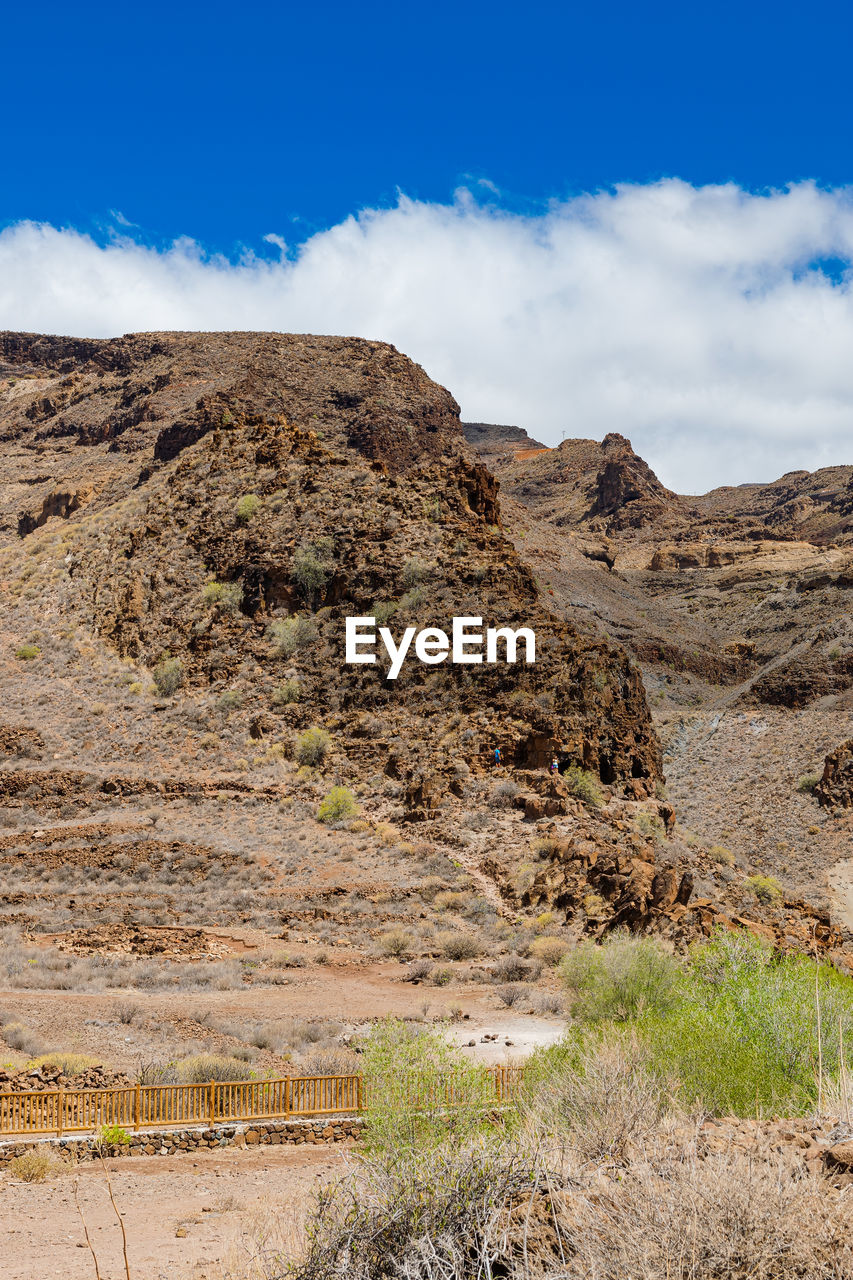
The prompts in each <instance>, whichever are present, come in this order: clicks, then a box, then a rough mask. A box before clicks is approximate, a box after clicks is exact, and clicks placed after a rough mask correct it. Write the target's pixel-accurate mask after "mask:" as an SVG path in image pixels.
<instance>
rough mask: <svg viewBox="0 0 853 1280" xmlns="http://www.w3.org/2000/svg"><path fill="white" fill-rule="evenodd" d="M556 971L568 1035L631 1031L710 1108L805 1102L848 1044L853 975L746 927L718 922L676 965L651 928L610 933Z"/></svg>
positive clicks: (801, 1105) (692, 1097) (804, 1105)
mask: <svg viewBox="0 0 853 1280" xmlns="http://www.w3.org/2000/svg"><path fill="white" fill-rule="evenodd" d="M560 973H561V976H562V977H563V979H564V981H565V984H566V986H567V988H568V992H569V997H570V1001H571V1010H572V1013H573V1015H574V1017H575V1018H576V1020H577V1023H578V1024H579V1026H578V1029H577V1030H574V1031H573V1032H572V1034H573V1035H579V1036H580V1037H581V1039H583V1038H584V1036H585V1035H588V1034H595V1035H601V1034H603V1033H604V1032H606V1031H607V1029H608V1028H609V1029H617V1030H618V1029H619V1028H620V1027H621V1028H622V1029H623V1030H624V1031H626V1032H628V1031H630V1034H632V1035H636V1036H638V1037H639V1039H640V1041H641V1042H642V1044H643V1045H644V1047H645V1050H646V1051H647V1053H648V1059H649V1063H650V1065H651V1068H652V1069H653V1070H654V1071H656V1072H657V1073H658V1074H659V1075H660V1076H662V1077H664V1076H665V1077H669V1078H671V1079H672V1080H673V1081H674V1082H675V1087H676V1088H677V1090H678V1092H679V1094H680V1095H681V1097H682V1099H683V1100H684V1102H685V1103H686V1104H688V1105H691V1106H692V1105H694V1104H695V1105H698V1106H700V1107H704V1108H707V1109H708V1110H710V1111H715V1112H726V1113H734V1114H736V1115H754V1114H755V1113H756V1110H758V1111H760V1112H770V1111H776V1112H782V1113H788V1114H792V1113H794V1114H796V1113H802V1112H804V1111H807V1110H808V1109H809V1108H811V1107H813V1106H814V1103H815V1100H816V1097H817V1091H818V1067H819V1066H820V1067H821V1069H822V1072H823V1073H824V1075H825V1077H826V1080H827V1081H828V1082H830V1083H831V1082H832V1080H833V1078H835V1077H837V1076H838V1074H839V1072H840V1069H841V1061H840V1056H839V1040H840V1037H841V1038H843V1039H844V1040H845V1041H846V1043H847V1044H848V1045H853V983H851V981H850V979H848V978H845V977H843V976H842V975H841V974H839V973H838V972H837V971H836V970H835V969H833V968H831V967H830V966H828V965H817V964H816V963H815V962H814V961H812V960H810V959H808V958H807V957H805V956H795V955H790V956H780V955H778V953H777V952H775V951H774V950H773V948H772V947H770V946H769V945H768V944H767V943H764V942H763V941H761V940H760V939H758V938H755V937H753V936H752V935H751V934H748V933H728V932H726V933H720V934H718V935H717V936H716V937H715V938H714V939H712V941H710V942H708V943H706V944H704V945H702V946H697V947H694V948H693V949H692V951H691V952H690V955H689V956H688V958H687V960H686V961H685V962H684V963H683V964H679V962H678V961H677V960H675V958H674V957H672V956H670V955H668V954H667V953H666V952H665V951H664V950H663V949H662V948H661V947H660V945H659V944H658V943H655V942H653V941H651V940H650V939H634V938H630V937H615V938H613V939H612V940H610V941H608V942H607V943H606V944H605V945H603V946H601V947H595V946H594V945H593V944H585V945H584V946H582V947H580V948H579V949H578V950H577V951H575V952H572V953H570V954H569V955H567V956H566V957H565V959H564V960H563V961H562V962H561V965H560ZM819 1023H820V1027H819ZM819 1038H820V1045H819V1043H818V1040H819Z"/></svg>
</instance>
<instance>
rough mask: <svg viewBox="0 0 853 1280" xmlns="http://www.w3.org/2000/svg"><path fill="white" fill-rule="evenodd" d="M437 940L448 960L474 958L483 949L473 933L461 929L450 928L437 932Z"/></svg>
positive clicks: (439, 947)
mask: <svg viewBox="0 0 853 1280" xmlns="http://www.w3.org/2000/svg"><path fill="white" fill-rule="evenodd" d="M435 942H436V946H437V947H438V949H439V951H440V952H441V954H442V955H443V956H444V957H445V958H446V959H447V960H473V958H474V957H475V956H478V955H479V954H480V951H481V950H482V947H481V946H480V944H479V942H478V941H477V939H476V937H474V935H473V934H471V933H463V932H462V930H461V929H448V930H445V931H443V932H441V933H437V934H436V937H435Z"/></svg>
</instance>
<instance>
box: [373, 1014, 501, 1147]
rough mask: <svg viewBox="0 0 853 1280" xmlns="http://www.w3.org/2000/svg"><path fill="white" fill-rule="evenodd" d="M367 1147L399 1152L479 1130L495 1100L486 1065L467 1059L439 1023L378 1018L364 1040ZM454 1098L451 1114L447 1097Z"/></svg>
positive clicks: (431, 1144)
mask: <svg viewBox="0 0 853 1280" xmlns="http://www.w3.org/2000/svg"><path fill="white" fill-rule="evenodd" d="M361 1048H362V1054H361V1060H362V1064H363V1067H362V1069H363V1073H364V1077H365V1085H366V1090H365V1092H366V1098H367V1134H368V1147H369V1149H371V1150H373V1151H377V1150H380V1151H385V1152H388V1153H392V1154H393V1155H394V1156H395V1158H396V1157H397V1156H399V1155H401V1154H402V1153H404V1152H406V1151H410V1150H412V1149H414V1148H424V1147H430V1146H435V1145H437V1144H439V1143H440V1142H441V1141H442V1140H443V1139H444V1138H445V1137H446V1136H447V1134H448V1132H449V1131H450V1132H452V1134H453V1140H454V1142H458V1141H460V1140H461V1139H462V1138H464V1137H465V1136H470V1135H472V1134H473V1133H475V1132H476V1131H478V1130H480V1129H481V1128H482V1126H483V1123H484V1113H485V1105H486V1104H487V1103H488V1102H492V1101H493V1100H494V1084H493V1083H492V1080H491V1079H490V1077H489V1076H488V1074H487V1073H486V1071H485V1070H484V1069H483V1068H482V1067H480V1066H477V1065H476V1064H474V1063H471V1062H468V1061H466V1060H465V1059H464V1058H463V1056H462V1054H461V1052H460V1051H459V1050H458V1049H457V1048H456V1047H455V1046H452V1045H451V1044H450V1043H449V1041H448V1040H447V1039H446V1038H445V1036H444V1035H443V1033H442V1030H441V1029H440V1028H434V1027H423V1026H413V1025H412V1024H411V1023H408V1022H403V1021H401V1020H399V1019H396V1018H386V1019H384V1020H383V1021H382V1022H378V1023H377V1024H376V1025H375V1026H374V1027H373V1029H372V1030H371V1032H370V1034H369V1035H368V1036H367V1038H366V1039H365V1040H364V1041H362V1046H361ZM448 1097H452V1098H453V1099H454V1106H453V1109H452V1116H448V1113H447V1099H448Z"/></svg>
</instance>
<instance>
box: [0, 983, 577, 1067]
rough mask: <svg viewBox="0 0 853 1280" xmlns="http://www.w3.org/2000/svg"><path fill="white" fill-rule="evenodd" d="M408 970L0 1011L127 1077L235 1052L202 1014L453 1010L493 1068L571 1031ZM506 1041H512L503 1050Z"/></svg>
mask: <svg viewBox="0 0 853 1280" xmlns="http://www.w3.org/2000/svg"><path fill="white" fill-rule="evenodd" d="M404 973H405V969H404V967H403V966H402V965H400V964H396V963H390V964H377V965H372V966H369V967H368V966H357V965H352V966H348V965H334V966H333V965H325V966H319V965H316V966H312V967H311V968H309V969H299V970H293V976H292V979H291V981H290V982H289V984H288V985H287V986H282V987H250V988H247V989H243V990H234V991H187V992H182V991H175V992H145V991H138V990H135V991H126V990H125V991H104V992H99V993H97V994H86V993H82V992H74V991H22V990H9V991H0V1008H2V1009H3V1010H4V1012H5V1013H6V1014H7V1017H8V1018H9V1019H13V1020H16V1021H21V1022H24V1023H25V1024H26V1025H27V1026H28V1027H30V1028H32V1030H33V1031H34V1032H36V1034H37V1037H38V1039H39V1041H40V1042H42V1043H44V1044H45V1046H46V1047H48V1048H62V1049H66V1050H71V1051H74V1052H77V1053H85V1054H91V1055H93V1056H95V1057H97V1058H98V1059H99V1060H100V1061H102V1062H104V1063H105V1064H107V1065H109V1066H111V1067H115V1068H122V1069H124V1070H127V1071H130V1072H135V1071H136V1070H137V1069H138V1067H139V1065H140V1063H141V1062H150V1061H153V1060H163V1061H168V1060H169V1059H170V1058H172V1057H175V1056H182V1055H183V1054H187V1053H192V1052H198V1051H201V1050H210V1051H213V1052H229V1051H230V1046H229V1043H228V1042H227V1041H226V1040H225V1039H223V1038H222V1037H221V1036H218V1035H217V1034H215V1033H213V1032H211V1030H210V1029H209V1027H207V1026H205V1025H203V1024H202V1022H201V1021H200V1019H202V1018H203V1017H204V1016H205V1015H210V1016H212V1017H214V1018H215V1019H219V1020H222V1021H223V1022H225V1023H227V1022H229V1021H233V1022H235V1023H244V1024H245V1023H266V1022H273V1021H275V1020H278V1019H296V1018H299V1019H311V1018H312V1017H317V1016H320V1017H322V1018H326V1019H333V1020H337V1021H338V1022H339V1023H340V1025H341V1026H342V1027H345V1028H349V1029H351V1030H354V1029H357V1028H363V1027H365V1026H366V1025H367V1024H368V1022H369V1021H370V1020H371V1019H375V1018H381V1017H386V1016H388V1015H393V1016H396V1017H404V1018H416V1019H425V1020H426V1021H433V1020H434V1019H445V1018H448V1019H449V1018H450V1017H451V1016H452V1015H453V1014H454V1013H456V1015H457V1016H459V1015H460V1014H461V1015H463V1016H460V1017H459V1021H458V1022H456V1023H455V1026H454V1028H453V1031H454V1038H455V1039H456V1040H457V1041H458V1042H459V1043H461V1044H464V1045H467V1043H468V1041H469V1040H471V1039H473V1040H475V1041H476V1045H475V1047H474V1048H473V1049H472V1050H471V1054H472V1056H473V1057H476V1058H478V1059H480V1060H482V1061H488V1062H490V1063H495V1062H506V1061H513V1060H515V1059H516V1058H518V1057H520V1056H524V1055H526V1054H527V1053H529V1052H530V1050H531V1049H532V1048H534V1047H535V1046H536V1045H539V1044H546V1043H550V1042H551V1041H552V1040H557V1039H559V1037H560V1034H561V1033H562V1030H563V1028H564V1026H565V1020H564V1019H563V1018H559V1017H539V1016H536V1015H532V1014H521V1013H517V1012H514V1011H511V1010H508V1009H506V1008H505V1007H504V1006H503V1004H502V1003H501V1001H500V999H499V997H498V996H497V994H496V991H495V988H494V987H493V986H491V985H488V984H479V983H465V984H464V985H462V984H460V985H458V986H456V985H454V986H452V987H449V988H448V987H443V988H439V987H434V986H430V985H429V984H423V985H418V986H415V985H413V984H412V983H411V982H405V981H404V980H403V975H404ZM127 1003H131V1004H133V1005H134V1006H136V1007H137V1009H138V1014H137V1016H136V1017H135V1018H134V1021H133V1023H132V1025H129V1026H123V1025H121V1023H120V1022H119V1020H118V1012H117V1011H118V1009H119V1008H120V1006H121V1005H123V1004H127ZM466 1014H467V1017H464V1015H466ZM486 1032H488V1033H497V1034H498V1035H499V1039H498V1040H497V1041H493V1042H487V1043H483V1042H482V1039H481V1037H482V1036H483V1035H484V1034H485V1033H486ZM506 1040H511V1041H512V1044H511V1045H506V1043H505V1041H506ZM231 1043H232V1044H233V1043H237V1042H236V1041H233V1042H231ZM258 1065H259V1066H260V1067H262V1068H266V1067H269V1068H271V1069H273V1068H274V1067H275V1060H274V1056H273V1055H269V1054H259V1055H258Z"/></svg>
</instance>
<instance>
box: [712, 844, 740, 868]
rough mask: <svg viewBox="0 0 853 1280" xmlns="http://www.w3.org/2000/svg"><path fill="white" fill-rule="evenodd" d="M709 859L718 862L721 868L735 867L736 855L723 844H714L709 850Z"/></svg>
mask: <svg viewBox="0 0 853 1280" xmlns="http://www.w3.org/2000/svg"><path fill="white" fill-rule="evenodd" d="M708 857H709V858H710V859H711V860H712V862H717V863H719V864H720V866H721V867H733V866H734V865H735V855H734V854H733V853H732V851H731V849H727V848H726V846H725V845H723V844H712V845H711V847H710V849H709V850H708Z"/></svg>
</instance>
